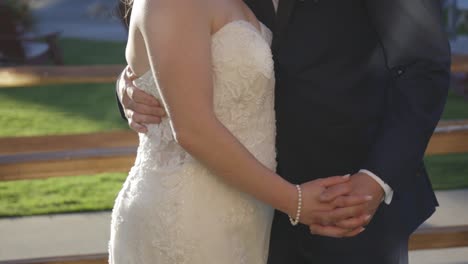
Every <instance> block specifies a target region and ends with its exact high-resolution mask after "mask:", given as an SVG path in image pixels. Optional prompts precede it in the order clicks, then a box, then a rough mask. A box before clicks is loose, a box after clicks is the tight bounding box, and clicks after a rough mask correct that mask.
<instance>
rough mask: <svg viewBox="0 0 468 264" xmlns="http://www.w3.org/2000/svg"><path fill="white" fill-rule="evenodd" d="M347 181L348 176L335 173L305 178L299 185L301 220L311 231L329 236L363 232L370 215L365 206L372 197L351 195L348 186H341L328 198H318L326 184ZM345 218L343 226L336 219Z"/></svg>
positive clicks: (346, 235)
mask: <svg viewBox="0 0 468 264" xmlns="http://www.w3.org/2000/svg"><path fill="white" fill-rule="evenodd" d="M347 181H349V176H348V175H347V176H334V177H328V178H323V179H317V180H314V181H310V182H306V183H304V184H302V185H301V188H302V210H301V216H300V221H301V223H303V224H305V225H308V226H309V227H310V229H311V232H312V233H313V234H317V235H323V236H330V237H348V236H354V235H357V234H358V233H360V232H362V231H363V230H364V229H363V226H364V225H365V224H366V223H367V222H368V220H369V217H368V216H367V215H365V212H366V206H367V203H368V202H369V200H371V199H372V197H369V196H365V195H350V193H351V190H347V189H346V188H343V189H342V191H341V192H336V193H334V194H333V195H334V197H332V199H330V200H331V202H329V203H324V202H321V201H320V195H321V194H322V193H323V192H324V191H325V190H326V189H327V188H329V187H332V186H334V185H337V184H342V183H345V182H347ZM343 220H346V221H347V226H346V228H341V227H337V226H335V223H337V222H340V221H343Z"/></svg>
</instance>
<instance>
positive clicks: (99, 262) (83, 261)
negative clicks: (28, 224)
mask: <svg viewBox="0 0 468 264" xmlns="http://www.w3.org/2000/svg"><path fill="white" fill-rule="evenodd" d="M107 263H108V255H107V253H103V254H93V255H76V256H61V257H49V258H34V259H21V260H6V261H0V264H107Z"/></svg>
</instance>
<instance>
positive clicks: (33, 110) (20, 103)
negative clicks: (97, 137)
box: [0, 39, 127, 137]
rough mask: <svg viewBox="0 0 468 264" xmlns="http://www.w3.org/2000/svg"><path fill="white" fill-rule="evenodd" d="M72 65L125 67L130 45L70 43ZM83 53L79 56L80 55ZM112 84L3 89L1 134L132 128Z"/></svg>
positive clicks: (66, 51) (66, 56) (68, 57)
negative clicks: (122, 115)
mask: <svg viewBox="0 0 468 264" xmlns="http://www.w3.org/2000/svg"><path fill="white" fill-rule="evenodd" d="M60 44H61V47H62V48H63V50H64V60H65V63H66V64H69V65H70V64H74V65H77V64H85V65H90V64H119V63H120V64H124V63H125V60H124V55H123V54H124V49H125V44H124V43H120V42H118V43H116V42H102V41H89V40H86V41H85V40H78V39H64V40H61V42H60ZM77 51H79V52H77ZM114 89H115V86H114V84H113V83H110V84H73V85H45V86H36V87H28V88H22V87H20V88H13V89H1V90H0V136H1V137H8V136H33V135H51V134H70V133H85V132H96V131H105V130H114V129H126V128H127V125H126V123H125V122H122V119H121V118H120V116H119V113H118V111H116V109H117V108H116V103H115V94H114Z"/></svg>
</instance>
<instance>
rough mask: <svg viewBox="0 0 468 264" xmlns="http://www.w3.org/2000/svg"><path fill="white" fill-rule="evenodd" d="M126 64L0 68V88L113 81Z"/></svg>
mask: <svg viewBox="0 0 468 264" xmlns="http://www.w3.org/2000/svg"><path fill="white" fill-rule="evenodd" d="M123 68H124V65H92V66H22V67H5V68H0V88H11V87H28V86H37V85H45V84H74V83H112V82H115V81H116V80H117V77H118V76H119V74H120V73H121V72H122V70H123Z"/></svg>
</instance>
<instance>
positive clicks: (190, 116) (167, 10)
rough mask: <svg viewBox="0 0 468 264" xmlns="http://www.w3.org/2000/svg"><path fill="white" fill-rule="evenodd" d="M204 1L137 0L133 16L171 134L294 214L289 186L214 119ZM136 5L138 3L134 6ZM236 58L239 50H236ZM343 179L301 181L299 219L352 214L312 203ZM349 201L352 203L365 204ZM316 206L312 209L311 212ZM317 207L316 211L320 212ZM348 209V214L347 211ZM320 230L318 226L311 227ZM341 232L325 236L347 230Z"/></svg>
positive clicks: (231, 179)
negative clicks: (301, 211)
mask: <svg viewBox="0 0 468 264" xmlns="http://www.w3.org/2000/svg"><path fill="white" fill-rule="evenodd" d="M206 2H207V1H202V0H200V1H194V0H153V1H148V0H137V1H136V2H135V6H134V9H133V12H141V13H139V14H136V13H134V14H133V16H132V19H134V20H136V21H135V22H136V23H137V25H138V28H139V30H140V31H141V33H142V36H143V38H144V40H145V45H146V48H147V53H148V54H149V57H150V65H151V68H152V71H153V74H154V76H155V77H156V78H155V79H157V81H158V85H159V88H160V90H161V94H162V97H163V103H164V106H165V107H166V109H167V112H168V115H169V116H170V118H171V120H172V126H173V130H174V134H175V138H176V140H177V141H178V143H179V144H180V145H181V146H182V147H183V148H184V149H185V150H186V151H187V152H189V153H190V154H191V155H192V156H193V157H195V158H196V159H197V160H199V161H200V162H202V163H203V164H204V165H205V166H206V167H208V168H209V169H210V170H211V171H212V172H213V173H215V174H216V175H217V176H219V177H221V178H222V179H223V180H225V181H226V182H227V183H228V184H230V185H232V186H234V187H235V188H237V189H239V190H241V191H243V192H246V193H249V194H251V195H253V196H254V197H256V198H257V199H259V200H261V201H263V202H265V203H268V204H270V205H272V206H273V207H275V208H277V209H279V210H281V211H283V212H285V213H287V214H289V215H295V214H296V209H297V204H298V200H297V199H298V198H297V197H298V195H297V190H296V188H295V186H294V185H292V184H291V183H289V182H287V181H286V180H284V179H283V178H281V177H280V176H279V175H277V174H276V173H274V172H273V171H271V170H269V169H268V168H266V167H265V166H263V165H262V164H261V163H260V162H259V161H257V159H256V158H255V157H254V156H253V155H252V154H251V153H250V152H249V151H248V150H247V149H246V148H245V147H244V146H243V145H242V144H241V143H240V142H239V141H238V140H237V139H236V138H235V137H234V136H233V135H232V134H231V133H230V131H229V130H227V129H226V128H225V127H224V126H223V125H222V123H221V122H220V121H219V120H218V119H217V117H216V115H215V113H214V109H213V76H212V65H211V15H210V13H211V12H210V8H212V7H210V5H207V4H206ZM139 5H141V6H139ZM239 55H240V56H241V54H239ZM344 181H346V179H343V177H331V178H328V179H321V180H317V181H315V183H313V184H310V183H308V184H305V185H304V188H305V189H304V199H305V200H304V207H305V208H304V211H303V214H304V215H303V218H301V219H302V220H303V221H302V222H303V223H306V224H310V223H312V222H320V221H322V222H323V221H334V220H337V219H341V218H348V217H350V216H352V215H350V214H351V213H354V214H356V213H357V212H356V210H357V209H349V210H348V211H347V212H346V213H344V212H343V213H342V211H341V212H340V213H338V214H337V213H336V212H334V211H330V212H323V211H328V210H331V209H333V208H331V207H330V206H332V205H329V204H320V203H318V202H316V201H317V200H318V199H317V197H316V196H318V195H320V193H321V192H322V191H323V189H324V188H326V186H327V184H328V185H332V184H338V183H341V182H344ZM354 198H355V199H354V200H352V201H351V202H350V203H348V204H351V205H356V204H361V203H363V202H365V198H362V199H360V198H357V199H356V197H354ZM314 210H315V211H314ZM319 210H321V211H319ZM351 211H352V212H351ZM316 231H318V232H319V233H320V230H316ZM348 232H349V230H340V231H339V232H338V231H336V232H335V233H333V234H331V233H326V232H324V233H323V234H324V235H328V234H330V235H335V236H337V235H336V234H338V233H339V234H340V236H343V235H345V234H348Z"/></svg>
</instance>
